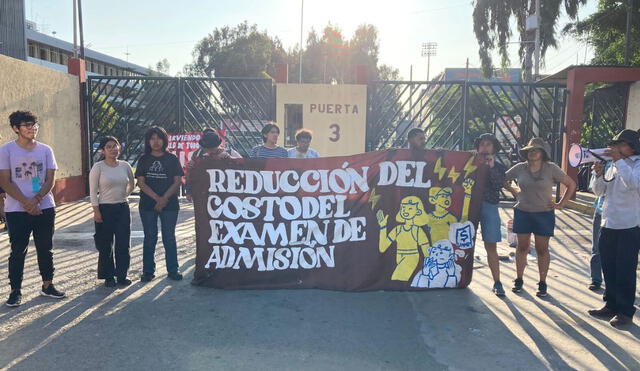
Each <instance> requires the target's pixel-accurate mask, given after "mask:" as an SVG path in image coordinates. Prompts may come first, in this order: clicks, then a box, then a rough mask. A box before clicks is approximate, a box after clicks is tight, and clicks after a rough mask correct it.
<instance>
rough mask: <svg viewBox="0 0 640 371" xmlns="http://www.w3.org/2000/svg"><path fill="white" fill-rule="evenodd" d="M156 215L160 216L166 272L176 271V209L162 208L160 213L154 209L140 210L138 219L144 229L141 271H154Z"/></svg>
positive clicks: (149, 272) (156, 231) (145, 272)
mask: <svg viewBox="0 0 640 371" xmlns="http://www.w3.org/2000/svg"><path fill="white" fill-rule="evenodd" d="M158 217H160V225H161V230H162V244H163V245H164V256H165V261H166V264H167V272H169V273H176V272H178V247H177V245H176V224H177V222H178V210H162V211H161V212H160V213H157V212H155V211H154V210H140V220H141V221H142V229H143V230H144V243H143V245H142V272H143V273H144V274H154V273H155V271H156V262H155V253H156V243H157V242H158Z"/></svg>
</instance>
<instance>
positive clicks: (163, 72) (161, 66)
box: [147, 58, 171, 76]
mask: <svg viewBox="0 0 640 371" xmlns="http://www.w3.org/2000/svg"><path fill="white" fill-rule="evenodd" d="M170 67H171V64H169V61H168V60H167V58H162V59H161V60H159V61H158V63H156V65H155V66H149V67H148V68H147V69H148V70H149V76H169V68H170Z"/></svg>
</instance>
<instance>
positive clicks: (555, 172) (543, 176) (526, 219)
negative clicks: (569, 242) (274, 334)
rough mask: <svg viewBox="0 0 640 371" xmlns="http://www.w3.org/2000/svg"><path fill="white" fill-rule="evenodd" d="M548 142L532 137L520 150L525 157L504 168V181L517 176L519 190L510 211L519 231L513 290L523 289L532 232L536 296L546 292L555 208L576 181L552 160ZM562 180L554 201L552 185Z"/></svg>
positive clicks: (564, 201) (566, 197) (515, 178)
mask: <svg viewBox="0 0 640 371" xmlns="http://www.w3.org/2000/svg"><path fill="white" fill-rule="evenodd" d="M550 153H551V151H550V148H549V145H548V144H547V143H546V142H545V141H544V140H543V139H542V138H533V139H531V140H530V141H529V144H527V146H525V147H524V148H522V149H521V150H520V156H521V157H522V158H523V159H525V161H523V162H520V163H517V164H516V165H514V166H513V167H512V168H511V169H509V170H507V173H506V177H505V178H506V181H507V182H510V181H511V180H516V181H517V183H518V187H519V188H520V192H519V193H516V194H517V203H516V204H515V206H514V211H513V214H514V216H513V232H514V233H516V234H517V235H518V247H517V248H516V271H517V277H516V279H515V280H514V286H513V289H512V291H513V292H515V293H519V292H521V291H522V286H523V280H522V277H523V276H524V269H525V267H526V266H527V255H528V253H529V248H530V243H531V234H533V235H534V239H535V249H536V254H537V256H538V273H539V275H540V281H539V282H538V291H537V292H536V295H537V296H539V297H544V296H547V272H548V271H549V262H550V255H549V239H550V238H551V237H552V236H553V230H554V228H555V212H554V211H555V210H559V209H562V208H563V207H564V206H565V205H566V203H567V202H568V201H569V197H570V196H571V195H572V194H573V193H574V192H575V190H576V183H575V182H574V181H573V179H571V178H570V177H569V176H567V174H566V173H565V172H564V171H562V169H560V167H558V165H556V164H554V163H553V162H551V159H550V156H549V154H550ZM558 182H559V183H562V184H563V185H564V186H565V187H566V191H565V193H564V195H563V196H562V199H561V200H560V202H558V203H556V202H554V201H553V196H552V194H553V186H554V184H556V183H558Z"/></svg>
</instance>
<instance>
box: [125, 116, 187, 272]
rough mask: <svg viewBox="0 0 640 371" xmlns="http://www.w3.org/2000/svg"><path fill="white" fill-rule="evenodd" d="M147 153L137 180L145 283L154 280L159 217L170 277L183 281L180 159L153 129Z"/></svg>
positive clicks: (147, 136)
mask: <svg viewBox="0 0 640 371" xmlns="http://www.w3.org/2000/svg"><path fill="white" fill-rule="evenodd" d="M144 143H145V145H144V154H143V155H142V156H141V157H140V159H139V160H138V167H137V168H136V173H135V177H136V179H137V180H138V187H139V188H140V192H141V193H140V205H139V211H140V220H141V221H142V229H143V230H144V242H143V255H142V276H141V277H140V280H141V281H142V282H149V281H151V280H153V279H154V278H155V270H156V263H155V251H156V244H157V242H158V218H159V219H160V225H161V229H162V244H163V245H164V255H165V261H166V265H167V273H168V274H167V277H168V278H169V279H172V280H176V281H177V280H181V279H182V274H180V272H179V271H178V267H179V265H178V247H177V244H176V224H177V222H178V212H179V210H180V204H179V203H178V189H179V188H180V184H181V183H182V176H183V175H184V172H183V171H182V166H181V165H180V161H179V160H178V158H177V157H176V156H175V155H174V154H172V153H170V152H168V151H167V145H168V143H169V137H168V135H167V132H166V131H165V130H164V129H163V128H161V127H159V126H153V127H151V128H149V130H147V132H146V133H145V135H144Z"/></svg>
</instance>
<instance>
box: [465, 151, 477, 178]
mask: <svg viewBox="0 0 640 371" xmlns="http://www.w3.org/2000/svg"><path fill="white" fill-rule="evenodd" d="M475 160H476V156H471V157H469V160H467V163H466V164H464V168H463V170H464V177H465V178H467V177H468V176H469V174H471V173H473V172H474V171H476V169H477V168H478V167H477V166H475V165H474V164H473V163H474V162H475Z"/></svg>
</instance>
